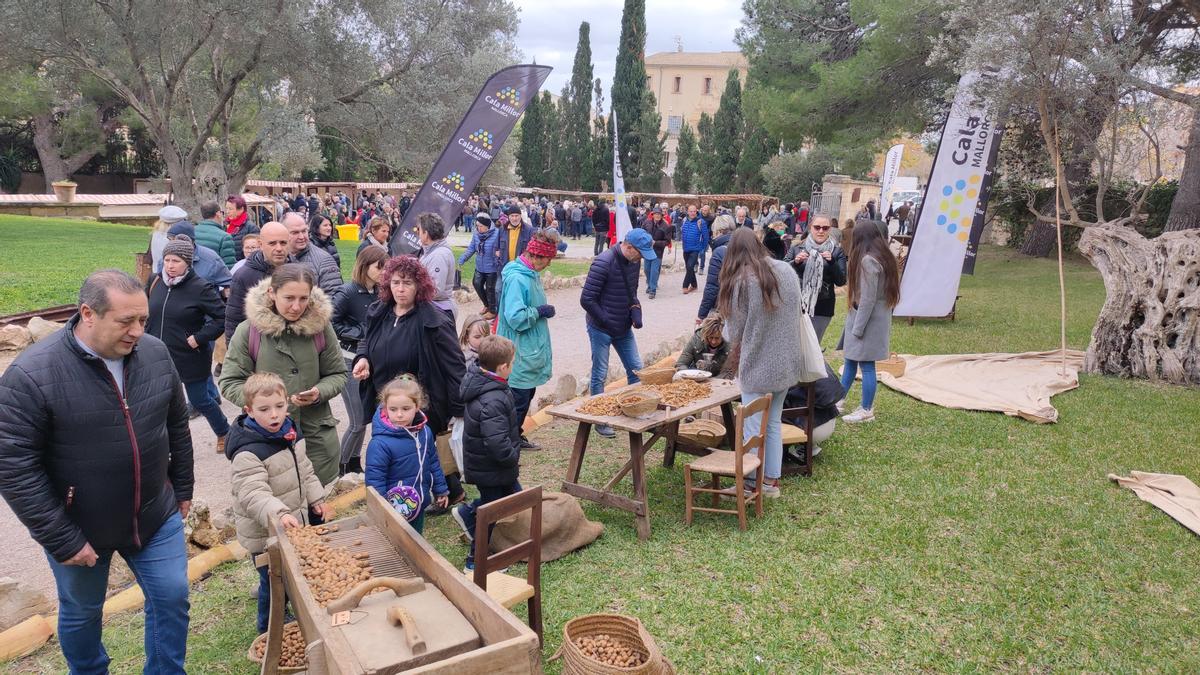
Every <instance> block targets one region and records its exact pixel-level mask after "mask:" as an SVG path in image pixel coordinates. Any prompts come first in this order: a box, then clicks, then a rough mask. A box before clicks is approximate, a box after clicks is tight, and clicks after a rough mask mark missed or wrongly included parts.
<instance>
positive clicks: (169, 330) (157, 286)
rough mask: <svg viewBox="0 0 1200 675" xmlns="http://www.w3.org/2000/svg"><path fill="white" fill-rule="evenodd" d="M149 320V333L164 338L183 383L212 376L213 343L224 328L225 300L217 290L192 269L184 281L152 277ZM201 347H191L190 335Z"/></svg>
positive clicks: (147, 323) (198, 380) (149, 293)
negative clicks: (175, 282)
mask: <svg viewBox="0 0 1200 675" xmlns="http://www.w3.org/2000/svg"><path fill="white" fill-rule="evenodd" d="M147 295H148V296H149V298H150V320H149V321H147V322H146V332H147V333H149V334H151V335H153V336H154V337H156V338H158V339H159V340H162V341H163V344H165V345H167V349H168V350H170V352H171V360H172V361H173V362H174V363H175V370H177V371H179V379H181V380H183V381H184V382H202V381H204V380H206V379H208V378H209V376H210V375H209V368H210V367H211V366H212V342H213V340H216V339H217V338H219V337H221V332H222V331H224V330H225V301H224V300H222V299H221V296H220V295H218V294H217V289H216V288H213V285H212V284H211V283H209V282H208V281H206V280H205V279H203V278H201V277H199V276H197V275H196V272H195V271H194V270H191V269H189V270H188V272H187V274H186V275H185V276H184V278H183V281H181V282H179V283H177V284H175V285H174V286H167V284H166V282H164V281H163V280H162V275H160V274H156V275H154V276H152V277H150V288H149V291H148V292H147ZM189 335H190V336H192V337H194V338H196V343H197V344H199V345H200V346H199V347H197V348H196V349H192V347H191V345H189V344H188V342H187V339H188V336H189Z"/></svg>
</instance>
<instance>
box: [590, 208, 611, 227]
mask: <svg viewBox="0 0 1200 675" xmlns="http://www.w3.org/2000/svg"><path fill="white" fill-rule="evenodd" d="M592 229H593V230H595V231H596V234H608V206H606V205H604V204H601V205H600V206H597V207H596V210H594V211H592Z"/></svg>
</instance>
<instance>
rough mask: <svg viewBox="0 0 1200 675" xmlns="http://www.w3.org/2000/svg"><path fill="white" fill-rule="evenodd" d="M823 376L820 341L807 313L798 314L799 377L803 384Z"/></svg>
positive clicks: (822, 356) (823, 366)
mask: <svg viewBox="0 0 1200 675" xmlns="http://www.w3.org/2000/svg"><path fill="white" fill-rule="evenodd" d="M824 377H825V355H824V354H823V353H821V341H820V340H819V339H817V331H816V330H815V329H814V328H813V325H812V319H810V318H809V317H808V315H807V314H801V315H800V379H799V382H803V383H805V384H807V383H809V382H816V381H817V380H820V379H822V378H824Z"/></svg>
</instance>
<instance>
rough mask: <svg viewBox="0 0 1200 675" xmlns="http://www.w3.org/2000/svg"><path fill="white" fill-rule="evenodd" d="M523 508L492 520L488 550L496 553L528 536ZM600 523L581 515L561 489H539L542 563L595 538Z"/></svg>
mask: <svg viewBox="0 0 1200 675" xmlns="http://www.w3.org/2000/svg"><path fill="white" fill-rule="evenodd" d="M531 513H532V511H523V512H521V513H520V514H518V515H516V516H513V517H511V518H505V519H504V520H501V521H499V522H497V523H496V529H495V530H493V531H492V541H491V548H492V553H498V552H500V551H503V550H504V549H506V548H509V547H510V546H515V545H516V544H518V543H520V542H522V541H525V540H526V539H528V538H529V517H530V514H531ZM603 532H604V525H603V524H601V523H596V522H592V521H590V520H588V519H587V516H585V515H583V509H582V508H580V506H579V502H578V501H577V500H576V499H575V498H574V497H572V496H570V495H567V494H563V493H561V492H545V491H543V492H542V562H550V561H551V560H558V559H559V558H561V557H563V556H564V555H566V554H568V553H570V552H571V551H574V550H576V549H581V548H583V547H584V546H587V545H588V544H590V543H592V542H593V541H596V539H597V538H599V537H600V535H601V533H603Z"/></svg>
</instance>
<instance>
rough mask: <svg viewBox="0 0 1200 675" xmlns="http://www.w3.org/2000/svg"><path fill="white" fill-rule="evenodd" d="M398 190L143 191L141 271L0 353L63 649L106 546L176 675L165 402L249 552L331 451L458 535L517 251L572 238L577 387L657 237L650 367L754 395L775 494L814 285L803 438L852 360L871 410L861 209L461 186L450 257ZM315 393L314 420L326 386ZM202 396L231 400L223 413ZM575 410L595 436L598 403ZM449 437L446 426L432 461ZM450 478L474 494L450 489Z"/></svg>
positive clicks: (500, 405)
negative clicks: (163, 202) (346, 267)
mask: <svg viewBox="0 0 1200 675" xmlns="http://www.w3.org/2000/svg"><path fill="white" fill-rule="evenodd" d="M410 206H411V200H409V198H408V197H407V195H403V194H402V195H401V197H400V198H399V199H395V198H393V197H391V196H389V195H385V194H376V195H373V196H372V195H368V194H367V193H366V192H363V193H362V194H360V195H356V196H354V197H351V196H349V195H345V194H340V193H339V194H333V195H325V196H324V197H323V198H318V197H316V196H307V197H296V198H295V199H291V198H290V196H289V198H286V199H285V198H284V197H283V196H281V197H280V198H279V199H278V207H279V208H278V210H277V211H276V212H275V213H273V214H270V216H271V217H270V219H269V220H265V221H262V220H260V221H258V222H262V224H261V226H259V225H258V224H256V219H254V218H251V217H249V216H250V214H248V213H247V209H246V204H245V202H244V201H243V200H242V199H241V198H240V197H238V196H231V197H229V198H228V199H227V200H225V202H224V204H219V203H217V202H209V203H205V204H202V205H200V208H199V213H198V214H197V215H198V216H199V217H198V218H197V219H196V220H197V222H196V224H194V225H193V223H192V221H191V220H190V217H189V214H188V213H187V212H185V211H184V210H183V209H181V208H179V207H177V206H167V207H165V208H164V209H162V211H161V212H160V222H159V224H158V225H157V226H156V227H155V228H154V231H153V234H152V241H151V246H150V249H151V254H152V257H153V274H152V275H151V276H150V277H149V279H148V281H147V282H146V283H141V282H139V281H137V280H135V279H134V278H132V277H130V276H129V275H127V274H125V273H123V272H119V271H116V270H102V271H99V272H95V273H93V274H91V275H89V276H88V277H87V279H86V280H85V281H84V283H83V286H82V288H81V289H80V293H79V312H78V313H77V314H76V315H75V316H74V317H73V318H72V319H71V320H70V321H69V322H68V323H67V325H66V328H65V330H62V331H59V332H58V333H56V334H55V335H54V336H53V337H51V338H49V339H47V340H43V341H41V342H39V343H38V344H37V345H35V346H34V347H32V348H30V349H29V350H27V351H26V352H24V353H23V354H22V355H21V356H20V357H19V358H18V359H17V360H16V361H15V362H14V363H13V365H12V366H11V367H10V368H9V369H8V370H7V371H6V372H5V373H4V374H3V376H2V377H0V406H3V407H4V409H5V414H4V415H3V416H0V494H2V495H3V496H4V498H5V499H6V501H7V502H8V503H9V505H10V506H11V507H12V509H13V511H14V512H15V513H16V514H17V515H18V517H19V518H20V519H21V521H22V522H23V523H24V524H25V525H26V526H27V527H28V528H29V531H30V533H31V535H32V536H33V537H34V539H35V540H37V541H38V543H40V544H41V545H42V546H43V548H44V549H45V550H46V555H47V558H48V560H49V562H50V566H51V569H52V570H53V572H54V577H55V580H56V583H57V585H58V591H59V603H60V612H59V632H58V635H59V639H60V642H61V644H62V648H63V652H64V654H65V655H66V657H67V661H68V664H69V666H70V668H71V670H72V671H73V672H81V673H85V672H104V671H105V669H106V668H107V665H108V656H107V654H106V653H105V651H104V648H103V645H102V644H101V640H100V632H101V631H100V625H101V611H102V609H101V608H102V604H103V600H104V590H105V588H106V582H107V577H108V567H109V563H110V561H111V557H112V554H113V553H114V552H119V553H120V554H121V555H122V557H123V558H124V559H125V560H126V561H128V562H129V565H130V567H131V569H132V570H133V572H134V574H135V576H136V577H137V579H138V581H139V583H140V584H141V585H142V588H143V590H144V592H145V594H146V597H147V603H146V608H147V618H146V658H147V664H148V665H147V668H148V669H150V670H152V671H153V672H182V669H183V661H184V655H185V651H186V636H187V626H188V584H187V574H186V547H185V544H184V539H183V536H184V534H183V518H184V517H186V515H187V512H188V509H189V507H190V501H191V498H192V491H193V469H192V463H193V450H194V448H193V444H192V439H191V434H190V432H189V429H188V424H189V414H190V413H191V412H192V411H194V413H195V414H196V415H202V416H203V417H204V418H205V421H206V423H207V424H208V425H209V427H210V428H211V430H212V432H213V433H214V435H215V436H216V439H217V441H216V446H215V448H213V449H210V450H209V451H214V450H215V452H217V453H220V454H223V455H224V456H225V457H227V458H228V460H229V461H230V466H231V480H230V485H231V489H232V491H233V494H234V498H235V512H236V515H237V533H238V538H239V541H241V542H242V543H243V545H244V546H246V548H247V549H248V550H250V551H251V552H252V553H260V552H262V550H263V548H264V546H265V541H266V533H267V529H266V527H267V521H268V519H270V518H273V517H278V518H280V522H281V524H282V525H283V526H284V527H298V526H302V525H305V524H316V523H320V522H324V520H325V519H327V518H330V517H331V516H332V515H333V514H332V513H331V511H330V510H329V508H328V507H327V505H326V504H325V503H324V494H325V489H326V488H327V487H328V486H329V485H330V484H331V483H333V482H334V481H335V480H336V479H337V478H338V476H339V475H342V474H345V473H347V472H357V471H362V472H364V474H365V479H366V482H367V484H368V485H370V486H371V487H372V488H373V489H375V490H376V491H377V492H379V493H380V494H381V495H382V496H384V497H385V498H387V499H388V500H389V501H390V502H391V503H392V504H393V505H394V506H395V507H396V509H397V510H398V511H399V512H400V513H401V514H402V515H404V517H406V518H407V519H408V520H409V521H410V523H411V524H412V525H413V527H414V528H415V529H416V530H417V531H418V532H419V531H421V529H422V527H423V524H424V519H425V517H426V516H428V515H434V514H437V513H447V512H448V513H451V514H452V516H453V518H454V520H455V521H456V522H457V523H458V524H459V525H460V526H461V527H462V528H463V531H464V533H465V534H466V536H467V537H468V539H469V538H470V537H472V536H473V534H474V520H475V512H476V510H477V509H478V507H479V506H481V505H483V504H486V503H488V502H490V501H494V500H496V499H500V498H502V497H504V496H507V495H509V494H513V493H515V492H517V491H519V490H520V489H521V483H520V457H521V454H522V453H523V452H530V451H537V450H539V449H540V447H539V446H538V445H537V444H536V443H534V442H533V441H531V440H530V439H529V438H528V437H526V436H525V435H524V433H523V424H524V421H525V419H526V417H527V416H528V414H529V412H530V408H531V405H532V403H533V401H534V399H535V396H536V392H537V389H538V388H539V387H542V386H544V385H545V384H546V383H547V382H548V381H549V380H550V377H551V372H552V368H553V358H554V356H553V347H554V345H553V340H552V339H551V330H550V322H551V321H553V320H554V319H555V317H556V314H557V311H556V308H555V306H554V304H553V303H552V302H551V298H550V297H548V296H547V293H546V291H545V289H544V288H543V286H542V276H541V273H542V272H543V271H545V270H546V269H547V267H548V266H549V265H550V264H551V262H552V261H553V260H554V258H555V257H556V256H558V255H559V253H560V251H561V249H562V246H563V243H564V240H566V239H572V240H573V239H586V238H588V237H595V243H594V258H593V260H592V261H591V266H590V269H589V271H588V274H587V279H586V282H585V283H584V285H583V288H582V291H581V293H580V297H579V303H580V306H581V307H582V309H583V310H584V313H585V315H586V321H585V326H584V332H586V335H587V338H588V341H589V344H590V348H591V375H590V380H589V384H588V390H589V392H590V393H591V394H598V393H600V392H601V391H602V390H603V388H604V385H605V382H606V379H607V375H608V367H609V358H610V355H611V352H612V351H613V350H615V351H616V353H617V357H618V358H619V359H620V360H621V363H622V366H623V367H624V369H625V372H626V377H627V382H629V383H630V384H632V383H635V382H637V381H638V377H637V371H638V370H640V369H641V368H642V360H641V356H640V353H639V349H638V345H637V339H636V337H635V331H637V330H639V329H641V328H642V326H643V322H644V316H643V313H644V308H643V304H642V301H641V300H640V298H639V286H640V284H641V280H642V276H643V275H644V276H645V283H646V288H645V291H646V297H647V298H648V299H653V298H655V295H656V293H657V291H658V288H659V279H660V276H659V275H660V271H661V267H660V266H661V262H662V259H663V257H664V254H665V253H666V251H667V250H668V249H670V248H671V247H673V246H674V245H676V243H678V244H679V245H681V247H682V249H683V256H684V267H685V274H684V277H683V282H682V283H683V293H684V294H690V293H693V292H700V293H701V299H700V302H699V310H698V313H697V316H696V324H697V328H696V332H695V334H694V335H693V336H692V338H691V340H690V341H689V342H688V344H687V346H686V348H685V350H684V352H683V354H682V355H681V356H680V358H679V361H678V363H677V364H676V365H677V367H678V368H702V369H705V370H708V371H710V372H712V373H714V374H718V375H722V376H725V377H730V378H736V379H737V381H738V382H739V384H740V386H741V389H742V392H743V394H742V402H743V404H747V403H750V402H752V401H754V400H757V399H758V398H760V397H763V396H768V395H769V396H771V397H772V399H771V405H770V406H769V408H768V410H767V412H766V413H764V414H762V415H759V416H754V417H752V418H750V419H748V420H747V422H746V429H745V433H747V434H754V433H757V431H758V430H759V429H765V435H766V444H765V447H764V455H765V463H766V471H765V475H766V478H765V480H766V484H765V485H763V486H762V488H763V491H764V493H765V494H767V495H770V496H774V495H778V494H779V491H780V485H779V477H780V475H781V463H782V461H783V459H784V456H785V449H784V447H783V445H782V439H781V433H780V425H781V423H782V422H783V421H784V420H783V413H782V411H783V409H784V408H785V404H786V405H788V406H790V405H794V404H795V403H796V402H797V401H798V400H801V399H803V398H804V397H805V396H806V395H807V388H806V387H805V386H803V385H802V384H801V383H799V382H798V380H799V379H800V370H801V368H800V360H799V355H798V351H797V350H796V349H795V348H794V345H795V341H796V337H797V335H798V331H799V330H803V329H804V322H811V324H812V326H813V328H814V330H815V332H816V334H817V335H823V334H824V332H825V330H826V329H827V328H828V326H829V324H830V321H831V319H832V317H833V315H834V312H835V310H836V304H837V303H836V300H835V291H834V289H835V288H836V287H841V286H845V287H846V288H847V297H848V300H849V302H848V307H849V309H848V312H847V316H846V330H845V333H844V338H843V339H844V349H845V356H846V368H845V369H844V373H843V375H842V376H841V378H839V377H838V376H837V375H836V374H835V373H834V372H833V370H832V369H831V368H829V367H828V366H826V370H827V374H826V377H825V378H824V379H823V380H821V381H819V382H818V383H817V387H816V389H815V392H816V396H817V400H816V401H815V403H816V406H817V409H818V413H817V419H818V424H819V428H818V430H817V433H816V435H815V437H816V439H817V441H818V442H820V441H822V440H823V439H825V438H828V436H829V434H831V433H832V432H833V426H834V424H835V422H836V420H837V418H838V413H839V412H840V406H841V405H842V403H841V402H842V400H843V399H844V398H845V394H846V391H848V390H849V389H850V387H851V386H852V384H853V382H854V379H855V377H856V374H857V373H858V372H861V373H862V375H863V396H862V405H861V407H860V408H859V409H858V410H855V411H854V412H852V413H850V414H848V415H846V416H844V417H842V418H841V419H843V420H844V421H846V422H869V421H871V420H872V419H874V410H873V401H874V396H875V386H876V382H875V368H874V365H875V364H874V362H875V361H876V360H879V359H882V358H886V357H887V355H888V340H889V333H888V331H889V327H890V323H891V321H890V317H891V308H892V307H894V306H895V304H896V302H897V296H898V288H899V285H898V276H897V266H896V260H895V258H894V256H893V255H892V253H891V251H890V249H889V248H888V246H887V241H886V237H885V235H884V234H883V233H882V232H883V230H881V228H879V227H877V226H861V225H860V226H859V227H853V223H849V224H847V225H849V226H848V227H845V228H843V229H842V230H839V229H838V228H836V226H835V223H833V222H831V219H829V218H826V217H824V216H819V215H815V214H812V213H811V212H810V210H809V208H808V204H807V203H803V202H802V203H800V204H795V205H793V204H786V205H784V206H783V208H782V209H776V208H774V207H771V208H770V209H764V210H763V211H762V212H760V213H759V215H758V218H757V220H756V219H755V218H752V217H751V215H750V212H749V210H748V209H747V208H745V207H741V206H739V207H737V208H736V209H734V210H733V211H732V212H729V211H727V210H723V209H722V210H716V209H714V208H713V207H711V206H709V205H704V206H701V207H700V208H697V206H696V205H688V206H686V207H683V206H682V205H675V206H673V207H672V206H668V205H667V204H645V205H642V206H636V207H632V206H631V207H630V212H629V216H630V220H631V223H633V225H634V226H633V228H632V229H631V230H630V231H628V232H627V233H626V234H625V235H624V237H622V238H621V239H620V240H619V241H618V240H617V239H616V237H615V233H616V231H617V225H616V214H615V212H614V211H613V210H612V208H610V207H609V205H607V204H606V203H604V202H603V201H599V202H593V201H588V202H582V201H581V202H571V201H563V202H551V201H548V200H532V199H519V198H512V197H508V198H502V197H498V196H490V195H485V196H473V197H471V199H470V201H469V202H468V204H467V208H466V209H464V212H463V215H462V217H461V218H460V219H459V220H458V221H457V222H456V223H453V224H450V227H453V228H457V227H463V228H464V230H465V231H469V232H470V233H471V240H470V244H469V245H468V247H467V249H466V251H465V252H463V253H462V254H461V255H460V256H458V257H457V259H456V257H455V256H454V254H453V252H452V250H451V248H450V246H449V245H448V243H447V235H448V231H447V230H448V225H447V223H445V222H443V221H442V219H441V218H440V217H439V216H437V215H436V214H432V213H421V214H419V215H418V216H417V217H416V219H415V220H416V223H417V230H416V231H417V234H418V237H419V240H420V244H421V249H420V251H419V252H418V254H417V255H397V256H393V255H391V253H390V251H389V247H390V244H391V240H392V239H393V238H394V237H395V236H396V235H397V232H398V231H399V225H400V218H401V217H402V215H403V214H404V213H405V212H406V210H407V209H408V208H410ZM346 223H357V224H358V225H359V231H360V236H359V238H360V240H361V243H360V244H359V246H358V248H357V251H356V254H355V260H354V265H353V272H352V274H351V278H350V279H349V280H345V279H343V277H342V273H341V267H340V263H341V259H340V256H341V252H340V251H339V250H338V247H337V245H336V241H335V240H336V238H337V235H336V234H335V232H336V229H335V227H336V225H341V224H346ZM872 224H874V221H872ZM846 233H848V234H846ZM839 237H841V238H839ZM471 258H474V259H475V276H474V278H473V279H472V280H471V285H472V286H473V287H474V289H475V291H476V293H477V294H478V296H479V298H480V300H481V303H482V305H483V308H482V310H481V311H480V312H479V313H478V314H477V315H470V316H463V315H461V308H460V307H458V306H457V305H456V304H455V302H454V300H453V296H452V294H451V290H452V289H453V287H454V284H455V283H456V272H457V270H458V266H459V265H461V264H463V263H465V262H466V261H467V260H470V259H471ZM706 264H707V274H706V275H705V278H704V283H703V286H702V287H701V284H700V277H699V276H698V275H700V274H704V273H705V269H706ZM459 324H461V331H460V330H457V329H458V326H459ZM581 337H582V336H581ZM214 365H215V368H214ZM214 378H215V380H214ZM339 396H341V397H342V400H343V403H344V406H345V409H346V419H345V422H346V425H345V428H344V430H343V432H342V434H341V437H340V438H339V437H338V433H337V426H338V423H339V420H338V419H337V418H336V417H335V415H334V413H333V410H332V408H331V406H330V402H331V401H332V400H333V399H334V398H336V397H339ZM222 398H223V399H225V400H226V401H228V402H230V403H232V404H233V405H235V406H236V407H237V408H238V409H239V414H238V415H237V416H236V417H235V418H234V419H232V420H231V419H229V418H228V417H227V416H226V415H225V413H224V412H223V411H222V409H221V399H222ZM368 428H370V429H371V435H370V436H371V440H370V443H369V444H368V445H367V447H366V450H365V452H364V450H363V445H364V441H365V440H366V430H367V429H368ZM594 430H595V431H596V433H598V434H600V435H602V436H605V437H610V438H611V437H614V436H615V432H614V430H613V429H612V428H611V427H608V426H606V425H598V426H596V427H594ZM452 437H456V438H461V439H462V452H461V456H460V459H458V460H456V458H455V454H454V452H453V449H452V448H451V438H452ZM131 456H132V462H131V460H130V457H131ZM464 483H466V484H473V485H475V486H476V489H477V492H478V497H477V498H475V499H473V500H470V501H468V500H467V494H466V490H465V489H464ZM472 565H473V561H472V560H471V558H470V557H469V555H468V557H467V558H466V566H467V568H468V569H470V568H471V566H472ZM259 573H260V579H261V584H262V585H261V587H260V593H259V615H258V628H259V629H260V630H264V629H265V621H266V605H265V597H266V596H267V592H266V574H265V570H263V569H260V570H259Z"/></svg>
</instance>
